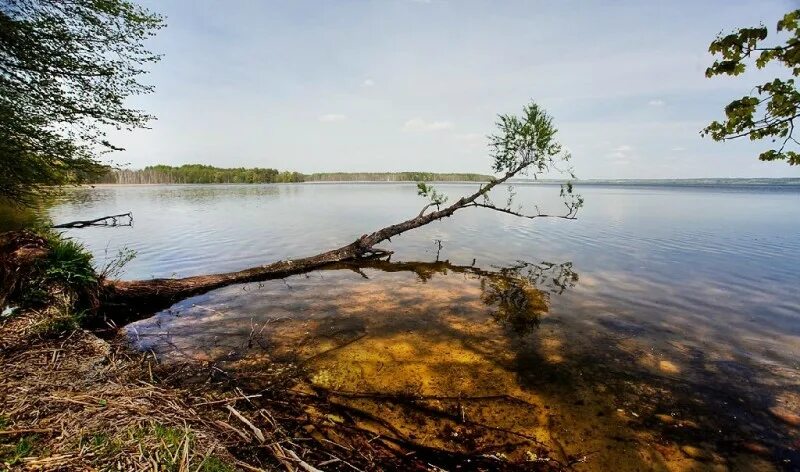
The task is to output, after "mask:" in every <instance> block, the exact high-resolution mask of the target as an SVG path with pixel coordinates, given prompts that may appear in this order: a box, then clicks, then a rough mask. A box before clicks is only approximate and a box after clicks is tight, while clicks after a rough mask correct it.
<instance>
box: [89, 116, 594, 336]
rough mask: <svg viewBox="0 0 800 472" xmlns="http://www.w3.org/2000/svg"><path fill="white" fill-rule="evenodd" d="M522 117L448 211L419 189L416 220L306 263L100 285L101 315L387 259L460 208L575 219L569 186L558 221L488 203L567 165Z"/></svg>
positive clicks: (120, 317)
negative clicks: (510, 184)
mask: <svg viewBox="0 0 800 472" xmlns="http://www.w3.org/2000/svg"><path fill="white" fill-rule="evenodd" d="M524 113H525V114H524V116H523V117H522V118H521V119H520V118H518V117H515V116H509V115H501V116H500V119H499V121H498V127H499V128H500V131H501V133H500V134H499V135H497V136H492V137H491V147H492V148H493V149H494V152H493V156H494V169H495V171H498V172H500V171H504V174H503V175H502V177H500V178H498V179H494V180H492V181H490V182H488V183H486V184H482V185H480V187H479V188H478V190H477V191H476V192H475V193H473V194H471V195H468V196H465V197H461V198H460V199H458V200H457V201H456V202H455V203H453V204H451V205H449V206H446V207H444V208H442V206H443V205H444V202H445V201H446V199H445V198H444V196H442V195H440V194H438V193H437V192H436V191H435V190H433V189H432V188H430V187H428V186H427V185H425V184H419V188H420V192H419V193H420V195H423V196H426V197H429V198H430V203H428V204H427V205H425V206H424V207H423V208H422V211H420V212H419V214H418V215H417V216H416V217H414V218H411V219H408V220H406V221H403V222H401V223H397V224H394V225H391V226H387V227H385V228H381V229H379V230H377V231H375V232H372V233H369V234H365V235H363V236H361V237H360V238H358V239H357V240H355V241H353V242H352V243H350V244H348V245H346V246H342V247H340V248H338V249H333V250H330V251H327V252H323V253H320V254H317V255H314V256H311V257H304V258H301V259H295V260H284V261H278V262H273V263H271V264H266V265H261V266H257V267H252V268H249V269H245V270H241V271H236V272H228V273H223V274H213V275H198V276H194V277H185V278H179V279H151V280H137V281H120V280H105V281H103V282H102V286H101V301H102V304H101V306H102V307H103V309H104V310H106V311H108V310H112V311H114V312H115V316H113V317H111V318H113V319H114V321H115V322H117V323H120V322H125V321H128V320H130V319H134V318H137V317H141V314H143V313H147V312H150V313H152V312H153V311H154V310H157V309H160V308H163V307H166V306H169V305H171V304H173V303H175V302H177V301H179V300H181V299H184V298H187V297H190V296H193V295H197V294H200V293H203V292H207V291H209V290H213V289H216V288H220V287H223V286H226V285H231V284H236V283H243V282H251V281H256V280H267V279H276V278H284V277H288V276H290V275H294V274H299V273H303V272H308V271H312V270H315V269H319V268H321V267H324V266H327V265H330V264H334V263H338V262H345V261H351V260H357V259H363V258H374V257H375V256H381V255H386V254H389V253H388V252H387V251H383V250H380V249H376V248H375V246H376V245H377V244H379V243H381V242H383V241H387V240H391V238H392V237H394V236H397V235H399V234H402V233H405V232H406V231H410V230H412V229H415V228H419V227H421V226H424V225H427V224H428V223H431V222H433V221H437V220H441V219H443V218H448V217H450V216H452V215H453V214H454V213H455V212H456V211H458V210H462V209H465V208H485V209H491V210H496V211H499V212H502V213H506V214H510V215H514V216H518V217H523V218H542V217H555V218H564V219H575V214H576V212H577V210H578V209H579V208H580V207H581V205H582V203H583V201H582V199H581V198H580V197H579V196H573V195H572V186H571V185H570V184H567V185H566V186H564V187H562V192H561V195H562V197H564V198H565V201H564V203H565V205H566V207H567V211H566V213H565V214H561V215H550V214H543V213H540V212H537V213H536V214H530V215H528V214H523V213H521V211H520V210H518V209H517V210H515V209H512V208H511V197H513V193H512V194H510V198H509V201H508V203H507V204H506V205H505V206H503V207H498V206H495V205H494V204H493V203H492V202H491V200H490V199H489V198H488V194H489V192H490V191H491V190H492V189H493V188H495V187H496V186H497V185H500V184H502V183H504V182H506V181H508V179H510V178H512V177H514V176H516V175H518V174H520V173H525V172H526V171H527V169H528V168H532V169H533V172H534V175H538V174H539V173H542V172H546V171H548V170H550V168H551V167H552V168H555V169H556V170H559V171H561V170H560V169H558V167H557V166H556V165H557V163H558V161H566V160H568V159H569V156H568V154H562V152H561V146H560V145H559V144H558V143H557V142H555V140H554V137H555V133H556V130H555V128H554V127H553V125H552V119H551V118H550V116H549V115H547V113H545V112H544V110H542V109H541V108H539V107H538V106H537V105H535V104H533V103H532V104H530V105H528V106H527V107H525V109H524ZM479 199H480V201H479ZM433 207H435V208H436V210H435V211H430V212H427V211H428V210H429V209H431V208H433ZM426 212H427V213H426ZM125 312H127V316H126V315H125V314H124V313H125ZM125 318H127V320H126V319H125Z"/></svg>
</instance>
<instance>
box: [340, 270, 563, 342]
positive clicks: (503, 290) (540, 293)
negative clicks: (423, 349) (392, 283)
mask: <svg viewBox="0 0 800 472" xmlns="http://www.w3.org/2000/svg"><path fill="white" fill-rule="evenodd" d="M342 267H346V268H349V269H350V270H353V271H356V272H358V273H359V274H361V275H362V276H363V277H367V275H366V274H365V273H364V272H363V270H362V269H377V270H380V271H383V272H413V273H414V274H416V275H417V278H418V279H419V281H420V282H423V283H427V282H428V281H429V280H431V279H432V278H433V277H434V275H436V274H442V275H446V274H448V273H459V274H466V275H471V276H473V277H475V278H477V279H480V286H481V301H482V302H483V303H485V304H486V305H488V306H490V307H491V309H492V311H491V312H490V313H491V316H492V318H494V320H495V321H497V322H498V323H500V324H502V325H504V326H507V327H509V328H510V329H511V330H512V331H513V332H514V333H516V334H519V335H525V334H528V333H530V332H531V331H533V330H534V329H535V328H536V327H538V326H539V320H540V318H541V316H542V315H543V314H545V313H547V311H548V309H549V306H550V295H551V294H561V293H563V292H564V291H565V290H567V289H569V288H572V287H574V286H575V284H576V283H577V282H578V273H577V272H575V270H574V269H573V267H572V263H571V262H564V263H560V264H556V263H552V262H539V263H530V262H524V261H517V263H516V264H514V265H511V266H508V267H501V268H498V269H495V270H486V269H481V268H479V267H475V266H474V265H468V266H467V265H455V264H452V263H450V261H447V260H445V261H439V260H437V261H435V262H392V261H391V260H368V261H359V262H354V263H345V264H337V265H334V266H331V267H330V268H332V269H337V268H342Z"/></svg>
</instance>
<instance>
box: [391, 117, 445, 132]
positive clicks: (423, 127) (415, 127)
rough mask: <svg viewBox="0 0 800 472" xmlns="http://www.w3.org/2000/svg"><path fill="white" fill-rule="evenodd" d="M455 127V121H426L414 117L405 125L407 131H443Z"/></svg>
mask: <svg viewBox="0 0 800 472" xmlns="http://www.w3.org/2000/svg"><path fill="white" fill-rule="evenodd" d="M453 128H454V125H453V123H451V122H449V121H425V120H423V119H422V118H412V119H410V120H408V121H406V122H405V124H404V125H403V129H404V130H406V131H442V130H448V129H453Z"/></svg>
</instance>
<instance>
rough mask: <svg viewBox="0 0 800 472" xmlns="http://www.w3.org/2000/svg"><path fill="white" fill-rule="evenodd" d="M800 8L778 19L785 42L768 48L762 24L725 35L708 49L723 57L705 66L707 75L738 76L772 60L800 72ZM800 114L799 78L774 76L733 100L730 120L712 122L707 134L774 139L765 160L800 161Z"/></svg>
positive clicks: (729, 107)
mask: <svg viewBox="0 0 800 472" xmlns="http://www.w3.org/2000/svg"><path fill="white" fill-rule="evenodd" d="M799 20H800V10H794V11H791V12H789V13H787V14H786V15H784V17H783V18H782V19H781V20H780V21H778V24H777V27H776V30H777V32H778V33H781V32H783V33H784V34H786V35H788V39H786V41H785V42H783V43H782V44H777V45H774V46H767V45H765V44H764V43H763V42H764V41H765V40H766V39H767V37H768V34H769V31H768V30H767V28H766V27H765V26H763V25H761V26H759V27H754V28H741V29H739V30H737V31H735V32H733V33H730V34H727V35H720V36H718V37H717V39H715V40H714V41H713V42H712V43H711V45H710V46H709V48H708V50H709V52H711V53H712V54H714V55H716V56H720V58H719V59H717V60H715V61H714V63H713V64H712V65H711V67H709V68H708V69H707V70H706V77H714V76H716V75H731V76H736V75H740V74H742V73H744V72H745V71H746V70H747V67H748V65H752V64H754V65H755V67H756V68H758V69H763V68H764V67H766V66H767V65H768V64H770V63H775V64H778V65H780V66H783V67H786V68H788V69H789V71H790V72H791V75H793V76H794V77H797V76H798V74H800V23H798V21H799ZM798 116H800V92H798V90H797V86H796V85H795V79H794V78H786V79H781V78H775V79H773V80H771V81H769V82H766V83H764V84H759V85H757V86H756V87H755V88H754V89H753V92H752V93H751V94H750V95H746V96H744V97H742V98H740V99H738V100H734V101H732V102H731V103H729V104H728V105H727V106H726V107H725V118H726V119H725V120H723V121H714V122H712V123H711V124H709V125H708V126H707V127H706V128H705V129H704V130H703V131H702V134H704V135H709V136H711V138H712V139H714V140H716V141H725V140H728V139H735V138H741V137H745V136H746V137H749V138H750V139H751V140H753V141H756V140H761V139H770V140H771V141H772V142H773V143H776V144H775V145H774V147H773V149H769V150H766V151H764V152H762V153H761V154H760V155H759V159H761V160H762V161H775V160H786V161H787V162H788V163H789V165H797V164H800V154H798V151H797V146H798V145H800V143H798V142H797V140H795V138H794V137H793V136H792V135H793V133H794V120H795V119H796V118H797V117H798Z"/></svg>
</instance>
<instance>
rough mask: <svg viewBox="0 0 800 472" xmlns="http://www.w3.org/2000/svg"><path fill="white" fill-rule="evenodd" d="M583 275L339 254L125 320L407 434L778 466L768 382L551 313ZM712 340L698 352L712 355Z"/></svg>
mask: <svg viewBox="0 0 800 472" xmlns="http://www.w3.org/2000/svg"><path fill="white" fill-rule="evenodd" d="M578 280H579V278H578V274H577V272H576V271H575V269H574V268H573V267H572V265H571V264H569V263H564V264H553V263H538V264H530V263H523V262H520V263H517V264H514V265H512V266H509V267H504V268H493V269H482V268H480V267H476V266H474V265H456V264H452V263H450V262H448V261H436V262H429V263H420V262H394V261H370V262H366V263H362V264H358V265H356V264H340V265H337V266H332V267H330V268H329V269H327V270H323V271H318V272H315V273H312V274H307V275H305V276H295V277H292V278H289V279H287V280H284V281H266V282H261V283H253V284H248V285H242V286H235V287H227V288H224V289H220V290H218V291H215V292H211V293H209V294H205V295H202V296H199V297H195V298H193V299H190V300H186V301H184V302H182V303H180V304H178V305H176V306H174V307H172V308H171V309H170V310H167V311H165V312H162V313H160V314H158V315H156V316H155V317H154V318H152V319H150V320H145V321H142V322H139V323H135V324H133V325H131V326H130V327H129V328H128V333H129V335H130V337H131V339H133V340H134V342H135V343H137V345H138V346H139V347H140V348H142V349H152V350H153V351H154V352H155V353H156V354H158V355H160V356H161V357H162V358H165V359H171V360H173V361H178V362H181V361H186V360H190V361H192V362H198V361H199V362H208V363H211V364H213V365H214V366H215V368H218V369H221V370H224V371H225V372H228V373H229V374H231V375H234V376H236V377H237V378H238V379H239V380H240V381H241V382H242V383H244V384H245V385H246V386H248V387H249V388H250V389H252V390H263V389H269V388H272V387H273V386H274V385H276V384H282V385H285V383H286V382H287V378H288V379H289V380H288V381H289V382H291V383H292V384H293V389H295V390H296V391H300V392H305V393H306V394H313V395H317V396H322V397H324V398H325V399H326V400H327V401H328V402H329V404H331V405H333V407H334V408H336V409H338V411H339V414H341V415H342V417H343V418H347V421H349V422H351V423H352V424H353V425H355V426H357V427H358V428H360V429H365V430H368V431H372V432H374V433H376V434H380V435H382V436H384V437H389V438H395V440H397V441H398V442H401V443H411V444H417V445H420V446H425V447H434V448H438V449H443V450H448V451H462V452H464V451H475V450H478V451H483V452H484V453H486V454H497V455H502V456H503V457H505V458H507V459H509V460H514V461H523V462H524V461H531V460H536V461H544V462H545V463H548V464H551V465H556V466H558V467H563V468H566V467H572V466H577V465H578V464H580V467H582V468H583V469H586V470H651V469H655V470H659V469H661V470H705V469H709V470H714V469H726V468H742V469H747V470H749V469H751V468H759V467H761V468H763V469H764V470H770V469H772V468H773V465H775V464H777V465H780V464H781V462H780V461H782V460H789V461H794V460H796V457H795V456H796V453H795V452H792V446H791V444H792V441H795V440H796V434H795V433H792V430H791V429H787V428H786V427H785V425H783V426H782V425H781V423H780V422H779V421H776V420H775V417H774V415H772V414H771V413H770V411H769V410H768V408H769V405H770V404H772V402H773V401H774V400H773V398H772V397H771V396H770V398H769V399H766V398H761V399H758V398H754V397H753V393H754V391H755V392H759V393H758V394H759V395H764V394H766V393H767V392H772V390H771V389H769V388H767V387H766V386H764V385H758V386H757V387H755V386H753V385H743V384H737V383H736V382H735V381H731V382H726V381H725V380H724V379H719V378H716V377H714V378H715V379H716V380H715V382H713V383H709V382H708V379H709V377H708V375H716V376H719V374H723V375H726V374H724V373H722V372H718V373H710V372H706V374H705V376H700V374H699V372H700V371H699V370H698V369H697V366H696V365H694V366H692V365H690V366H689V367H690V368H689V369H687V370H684V365H685V364H684V363H683V361H679V359H681V358H680V357H677V356H675V357H671V358H670V357H667V358H665V357H662V356H661V355H659V354H657V353H655V352H654V351H653V349H652V347H649V346H648V344H647V343H648V339H647V336H646V334H647V333H646V332H642V331H637V333H638V334H637V335H636V336H635V337H633V336H630V335H624V333H625V331H626V330H628V329H629V328H630V329H633V328H634V327H635V325H628V324H624V323H623V324H624V325H620V326H614V327H612V328H614V329H616V330H617V331H618V332H619V333H623V335H621V336H619V337H613V336H612V337H608V336H607V333H605V332H599V331H594V332H592V331H589V332H586V331H582V329H581V326H580V325H579V324H577V325H576V324H575V323H572V322H571V321H570V320H569V319H568V318H564V317H561V316H553V315H552V308H553V305H554V303H557V304H558V305H560V306H561V305H563V303H562V301H563V298H561V297H558V298H557V299H556V298H554V296H555V295H557V294H564V295H566V294H568V293H569V292H570V291H571V289H573V288H575V287H576V286H577V283H578ZM559 311H560V310H559ZM599 346H602V347H601V348H600V347H599ZM702 354H703V356H704V359H705V360H698V361H697V362H699V363H700V365H701V366H704V365H707V364H708V360H707V359H708V357H709V356H713V355H715V353H714V351H709V350H706V351H705V352H703V353H702ZM723 364H724V363H716V364H715V365H716V366H720V367H721V366H723ZM727 368H729V369H730V368H734V366H733V364H730V365H728V367H727ZM735 368H738V369H741V372H739V374H741V375H744V376H746V375H752V370H751V369H750V367H748V366H744V365H738V367H735ZM689 374H691V375H689ZM732 378H733V377H732ZM735 378H739V377H738V376H737V377H735ZM784 397H785V394H784ZM785 398H789V397H785ZM758 400H762V401H758ZM765 402H766V403H765ZM309 414H310V415H312V414H314V412H309ZM334 429H335V428H334ZM723 431H724V433H722V432H723ZM323 434H324V432H323ZM771 461H774V462H771ZM789 463H793V462H789Z"/></svg>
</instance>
